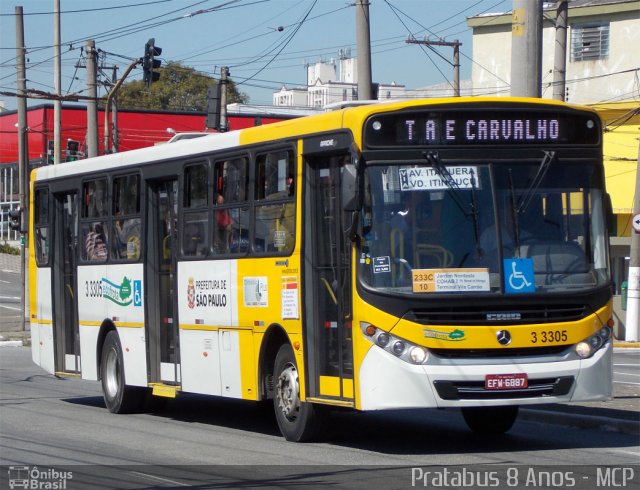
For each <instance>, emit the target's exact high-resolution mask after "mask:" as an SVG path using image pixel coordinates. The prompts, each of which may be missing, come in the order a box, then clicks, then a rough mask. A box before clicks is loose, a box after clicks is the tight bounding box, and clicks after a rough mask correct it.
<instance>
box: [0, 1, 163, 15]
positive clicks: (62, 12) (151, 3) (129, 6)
mask: <svg viewBox="0 0 640 490" xmlns="http://www.w3.org/2000/svg"><path fill="white" fill-rule="evenodd" d="M174 1H175V0H156V1H154V2H146V3H133V4H128V5H117V6H114V7H100V8H94V9H80V10H63V11H61V12H60V13H61V14H77V13H82V12H97V11H101V10H116V9H126V8H131V7H144V6H145V5H156V4H159V3H167V2H174ZM22 15H23V17H26V16H28V15H53V12H50V11H48V12H30V13H23V14H22ZM0 17H15V14H0Z"/></svg>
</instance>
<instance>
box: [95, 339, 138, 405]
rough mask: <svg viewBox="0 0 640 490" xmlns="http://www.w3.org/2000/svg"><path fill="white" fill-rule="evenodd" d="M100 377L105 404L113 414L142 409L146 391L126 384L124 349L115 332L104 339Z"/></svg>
mask: <svg viewBox="0 0 640 490" xmlns="http://www.w3.org/2000/svg"><path fill="white" fill-rule="evenodd" d="M100 375H101V378H102V394H103V396H104V403H105V404H106V405H107V408H108V409H109V411H110V412H111V413H132V412H137V411H139V410H140V409H141V406H142V403H143V401H144V395H145V389H144V388H138V387H135V386H127V385H126V384H125V379H124V358H123V355H122V347H121V346H120V339H119V338H118V333H117V332H116V331H115V330H112V331H110V332H109V333H108V334H107V336H106V337H105V339H104V344H103V346H102V357H101V359H100Z"/></svg>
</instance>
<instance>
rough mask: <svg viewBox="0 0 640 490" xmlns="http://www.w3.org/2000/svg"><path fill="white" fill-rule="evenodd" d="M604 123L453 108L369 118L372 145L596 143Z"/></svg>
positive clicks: (573, 117) (368, 135)
mask: <svg viewBox="0 0 640 490" xmlns="http://www.w3.org/2000/svg"><path fill="white" fill-rule="evenodd" d="M599 141H600V127H599V123H598V121H597V118H596V117H595V116H591V115H589V114H574V113H571V114H567V113H549V112H544V113H543V112H540V111H527V112H524V111H519V112H517V113H516V112H511V111H506V110H500V111H487V110H478V111H473V112H472V111H464V112H459V111H456V112H454V111H451V112H445V111H441V112H432V111H429V112H426V113H425V112H422V113H417V112H412V113H396V114H381V115H378V116H374V117H372V118H370V119H369V120H368V121H367V124H366V128H365V144H366V146H367V147H369V148H376V147H398V146H436V145H437V146H452V145H454V146H469V145H488V144H489V145H535V144H538V145H539V144H551V145H555V144H597V143H598V142H599Z"/></svg>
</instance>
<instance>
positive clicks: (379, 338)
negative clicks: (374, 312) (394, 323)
mask: <svg viewBox="0 0 640 490" xmlns="http://www.w3.org/2000/svg"><path fill="white" fill-rule="evenodd" d="M360 328H361V330H362V333H364V335H365V336H366V337H368V338H369V339H371V341H372V342H373V343H374V344H375V345H377V346H378V347H380V348H381V349H384V350H386V351H387V352H389V353H391V354H393V355H394V356H396V357H397V358H399V359H402V360H403V361H405V362H409V363H411V364H424V363H425V362H427V359H428V358H429V351H428V350H427V349H426V348H424V347H421V346H419V345H415V344H413V343H411V342H408V341H406V340H404V339H401V338H399V337H396V336H395V335H391V334H390V333H388V332H385V331H383V330H380V329H379V328H377V327H375V326H374V325H371V324H370V323H367V322H360Z"/></svg>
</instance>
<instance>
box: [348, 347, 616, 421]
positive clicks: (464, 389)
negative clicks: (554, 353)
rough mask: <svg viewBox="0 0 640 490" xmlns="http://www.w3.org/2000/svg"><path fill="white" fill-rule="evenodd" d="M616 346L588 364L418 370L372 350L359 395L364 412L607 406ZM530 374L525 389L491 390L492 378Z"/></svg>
mask: <svg viewBox="0 0 640 490" xmlns="http://www.w3.org/2000/svg"><path fill="white" fill-rule="evenodd" d="M612 353H613V348H612V344H611V342H607V344H606V345H605V346H603V347H602V348H601V349H600V350H598V351H597V352H596V353H595V354H594V355H593V356H592V357H590V358H588V359H570V360H555V361H547V362H526V363H519V362H518V361H517V360H516V359H495V360H492V361H491V363H487V362H486V360H485V362H484V363H483V362H482V361H478V362H477V363H473V364H471V363H469V361H466V362H465V363H454V362H451V363H448V364H445V365H442V364H441V365H432V364H425V365H415V364H410V363H407V362H405V361H403V360H400V359H398V358H397V357H395V356H393V355H392V354H390V353H389V352H386V351H384V350H383V349H380V348H377V347H376V346H372V347H371V349H369V351H368V352H367V354H366V356H365V358H364V361H363V362H362V365H361V368H360V373H359V393H360V404H359V408H360V409H362V410H383V409H395V408H436V407H438V408H446V407H471V406H500V405H535V404H542V403H566V402H572V401H573V402H577V401H594V400H607V399H610V398H611V394H612V378H613V373H612ZM523 374H526V379H527V382H528V386H527V388H525V389H503V390H490V389H486V388H485V379H486V376H487V375H516V376H520V377H522V375H523Z"/></svg>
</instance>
